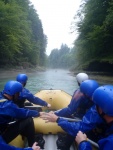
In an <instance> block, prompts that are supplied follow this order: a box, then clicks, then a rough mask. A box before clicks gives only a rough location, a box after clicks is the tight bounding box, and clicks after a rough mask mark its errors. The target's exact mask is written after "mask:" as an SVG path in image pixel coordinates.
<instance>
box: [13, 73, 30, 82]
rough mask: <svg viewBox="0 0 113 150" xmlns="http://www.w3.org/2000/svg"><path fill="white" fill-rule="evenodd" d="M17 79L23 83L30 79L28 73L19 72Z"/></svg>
mask: <svg viewBox="0 0 113 150" xmlns="http://www.w3.org/2000/svg"><path fill="white" fill-rule="evenodd" d="M16 80H17V81H18V82H20V83H22V84H25V83H26V82H27V80H28V77H27V75H26V74H18V75H17V77H16Z"/></svg>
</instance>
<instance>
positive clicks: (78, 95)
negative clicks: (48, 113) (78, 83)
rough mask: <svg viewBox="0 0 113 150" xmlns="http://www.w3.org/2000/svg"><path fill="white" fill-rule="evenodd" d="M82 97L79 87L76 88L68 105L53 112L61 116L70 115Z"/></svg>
mask: <svg viewBox="0 0 113 150" xmlns="http://www.w3.org/2000/svg"><path fill="white" fill-rule="evenodd" d="M82 99H83V95H81V92H80V91H79V89H78V90H76V91H75V92H74V94H73V96H72V99H71V102H70V104H69V105H68V107H66V108H63V109H61V110H60V111H57V112H55V114H56V115H57V116H61V117H70V116H71V115H72V114H74V113H75V112H76V109H77V108H78V106H79V104H80V102H81V100H82Z"/></svg>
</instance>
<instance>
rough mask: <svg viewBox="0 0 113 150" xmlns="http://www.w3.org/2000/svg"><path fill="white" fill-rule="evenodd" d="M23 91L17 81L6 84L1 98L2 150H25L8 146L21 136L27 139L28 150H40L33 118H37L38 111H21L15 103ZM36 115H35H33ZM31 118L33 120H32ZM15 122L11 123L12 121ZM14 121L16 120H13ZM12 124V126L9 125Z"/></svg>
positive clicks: (0, 125) (0, 144) (0, 131)
mask: <svg viewBox="0 0 113 150" xmlns="http://www.w3.org/2000/svg"><path fill="white" fill-rule="evenodd" d="M21 91H22V85H21V84H20V83H19V82H17V81H9V82H7V83H6V84H5V86H4V90H3V92H2V93H1V96H0V134H1V136H0V149H1V150H24V148H17V147H14V146H10V145H8V143H9V142H11V141H12V140H13V139H14V138H16V137H17V136H18V135H19V134H22V135H24V136H26V137H27V139H28V144H29V146H30V147H29V148H25V149H26V150H40V148H39V146H37V143H34V141H35V139H34V135H35V130H34V123H33V119H32V116H37V115H38V113H37V111H29V110H27V109H26V110H25V109H20V108H19V107H18V106H17V105H15V104H14V103H13V101H15V100H16V99H18V96H19V92H21ZM33 114H34V115H33ZM30 117H31V118H30ZM14 118H15V119H16V121H15V122H13V123H10V121H12V119H14ZM13 121H14V120H13ZM9 123H10V124H9ZM33 143H34V144H33Z"/></svg>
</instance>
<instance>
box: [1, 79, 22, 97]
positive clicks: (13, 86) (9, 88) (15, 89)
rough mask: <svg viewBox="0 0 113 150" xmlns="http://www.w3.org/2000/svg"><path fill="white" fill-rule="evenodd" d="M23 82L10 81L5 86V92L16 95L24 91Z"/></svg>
mask: <svg viewBox="0 0 113 150" xmlns="http://www.w3.org/2000/svg"><path fill="white" fill-rule="evenodd" d="M22 88H23V87H22V84H21V83H19V82H17V81H8V82H7V83H6V84H5V86H4V90H3V93H6V94H8V95H10V96H12V95H15V94H16V93H19V92H21V91H22Z"/></svg>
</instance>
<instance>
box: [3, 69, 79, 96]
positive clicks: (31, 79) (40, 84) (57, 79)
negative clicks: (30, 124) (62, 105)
mask: <svg viewBox="0 0 113 150" xmlns="http://www.w3.org/2000/svg"><path fill="white" fill-rule="evenodd" d="M22 73H24V72H22ZM25 73H26V72H25ZM26 74H27V75H28V82H27V85H26V88H27V89H29V90H30V91H31V92H32V93H33V94H35V93H37V92H38V91H40V90H42V89H60V90H64V91H65V92H67V93H69V94H71V95H72V94H73V92H74V90H75V89H77V88H78V84H77V82H76V79H75V76H73V75H72V74H71V73H70V72H69V71H68V70H60V69H58V70H56V69H52V70H46V71H43V72H33V73H26ZM15 78H16V74H12V76H11V75H10V76H9V75H5V76H2V77H1V78H0V91H1V90H3V88H4V84H5V83H6V82H7V81H8V80H15Z"/></svg>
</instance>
